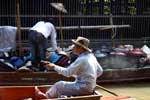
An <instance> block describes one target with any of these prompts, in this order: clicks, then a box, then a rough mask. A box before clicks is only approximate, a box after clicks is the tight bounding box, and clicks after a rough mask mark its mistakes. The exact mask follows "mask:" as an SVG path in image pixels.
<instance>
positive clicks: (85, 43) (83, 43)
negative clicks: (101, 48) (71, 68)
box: [72, 36, 91, 52]
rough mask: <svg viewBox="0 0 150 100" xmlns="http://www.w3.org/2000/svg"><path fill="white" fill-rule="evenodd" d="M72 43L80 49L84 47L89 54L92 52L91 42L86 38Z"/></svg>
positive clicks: (79, 38) (80, 38)
mask: <svg viewBox="0 0 150 100" xmlns="http://www.w3.org/2000/svg"><path fill="white" fill-rule="evenodd" d="M72 42H73V43H74V44H75V45H78V46H80V47H82V48H83V49H85V50H86V51H88V52H91V49H89V47H88V46H89V43H90V40H89V39H87V38H85V37H80V36H79V37H78V38H77V39H76V40H74V39H73V40H72Z"/></svg>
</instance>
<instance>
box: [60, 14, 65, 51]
mask: <svg viewBox="0 0 150 100" xmlns="http://www.w3.org/2000/svg"><path fill="white" fill-rule="evenodd" d="M61 14H62V13H61V11H59V27H60V35H61V48H62V51H63V50H64V38H63V32H62V15H61Z"/></svg>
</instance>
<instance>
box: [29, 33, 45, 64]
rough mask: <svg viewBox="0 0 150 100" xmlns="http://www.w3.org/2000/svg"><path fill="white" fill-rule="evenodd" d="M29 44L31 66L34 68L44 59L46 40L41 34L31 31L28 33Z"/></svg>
mask: <svg viewBox="0 0 150 100" xmlns="http://www.w3.org/2000/svg"><path fill="white" fill-rule="evenodd" d="M29 42H30V45H31V53H32V64H33V65H35V66H36V65H37V64H39V63H40V61H41V60H42V59H45V57H46V48H47V46H48V40H47V39H46V38H45V37H44V36H43V35H42V33H39V32H37V31H34V30H31V31H29Z"/></svg>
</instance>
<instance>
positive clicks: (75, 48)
mask: <svg viewBox="0 0 150 100" xmlns="http://www.w3.org/2000/svg"><path fill="white" fill-rule="evenodd" d="M72 51H73V53H74V54H76V55H79V54H80V51H81V47H80V46H78V45H74V47H73V49H72Z"/></svg>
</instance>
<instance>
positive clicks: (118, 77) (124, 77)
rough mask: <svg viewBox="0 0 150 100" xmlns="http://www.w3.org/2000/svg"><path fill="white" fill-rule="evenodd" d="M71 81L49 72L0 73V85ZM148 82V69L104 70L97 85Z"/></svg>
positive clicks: (46, 83)
mask: <svg viewBox="0 0 150 100" xmlns="http://www.w3.org/2000/svg"><path fill="white" fill-rule="evenodd" d="M60 80H64V81H73V80H74V78H73V77H70V78H67V77H64V76H62V75H60V74H58V73H57V72H55V71H50V72H15V71H14V72H0V85H1V86H2V85H49V84H54V83H55V82H57V81H60ZM148 80H150V68H142V69H112V70H104V73H103V74H102V76H101V77H99V78H98V79H97V83H98V84H99V83H100V84H102V83H116V82H135V81H148Z"/></svg>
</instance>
